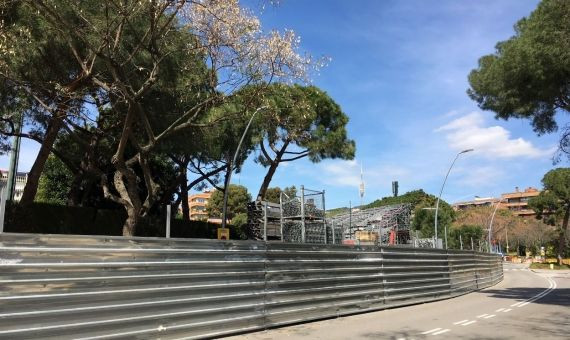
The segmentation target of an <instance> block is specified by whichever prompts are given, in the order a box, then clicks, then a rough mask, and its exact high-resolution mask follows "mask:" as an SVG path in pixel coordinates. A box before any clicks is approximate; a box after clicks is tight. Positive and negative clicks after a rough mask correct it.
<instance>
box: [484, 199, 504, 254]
mask: <svg viewBox="0 0 570 340" xmlns="http://www.w3.org/2000/svg"><path fill="white" fill-rule="evenodd" d="M502 200H503V198H501V199H499V201H498V202H497V205H495V210H493V215H491V222H489V237H488V238H489V253H490V252H491V230H492V228H493V220H494V219H495V213H496V212H497V209H498V208H499V205H501V201H502Z"/></svg>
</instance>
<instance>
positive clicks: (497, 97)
mask: <svg viewBox="0 0 570 340" xmlns="http://www.w3.org/2000/svg"><path fill="white" fill-rule="evenodd" d="M569 36H570V1H566V0H543V1H542V2H541V3H540V4H539V5H538V7H537V9H536V10H535V11H534V12H532V13H531V15H530V16H529V17H528V18H523V19H521V20H520V21H519V22H517V24H516V25H515V35H514V36H513V37H512V38H510V39H509V40H506V41H501V42H499V43H497V46H496V51H495V53H494V54H491V55H486V56H483V57H481V58H480V59H479V66H478V68H477V69H475V70H473V71H471V73H470V74H469V84H470V88H469V89H468V91H467V92H468V94H469V96H470V97H471V98H472V99H473V100H475V101H477V103H478V104H479V106H480V107H481V108H482V109H484V110H491V111H494V112H495V113H496V117H497V118H501V119H509V118H526V119H530V120H531V124H532V126H533V128H534V130H535V131H536V132H537V133H539V134H542V133H547V132H553V131H556V129H557V128H558V126H557V123H556V120H555V116H556V113H557V112H566V113H570V39H568V37H569ZM559 150H560V151H561V152H563V153H565V154H567V155H570V127H565V128H564V131H563V134H562V136H561V139H560V148H559Z"/></svg>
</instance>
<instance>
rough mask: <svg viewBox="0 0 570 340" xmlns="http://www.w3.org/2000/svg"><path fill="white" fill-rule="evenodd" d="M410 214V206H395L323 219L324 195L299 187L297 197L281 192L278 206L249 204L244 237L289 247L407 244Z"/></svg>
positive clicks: (350, 212) (258, 202) (258, 203)
mask: <svg viewBox="0 0 570 340" xmlns="http://www.w3.org/2000/svg"><path fill="white" fill-rule="evenodd" d="M411 211H412V207H411V205H410V204H396V205H389V206H384V207H379V208H372V209H363V210H356V209H351V210H350V211H349V212H348V213H344V214H340V215H336V216H334V217H332V218H326V215H325V212H326V210H325V191H324V190H323V191H316V190H310V189H306V188H305V187H304V186H301V188H300V195H295V196H292V197H290V196H288V195H287V194H285V193H283V192H282V193H281V196H280V202H279V203H271V202H267V201H255V202H251V203H249V204H248V226H247V231H246V233H247V235H248V238H249V239H254V240H264V241H269V240H279V241H282V242H289V243H320V244H342V243H343V241H345V240H358V239H359V238H360V240H362V236H363V235H366V236H367V237H368V239H367V242H368V243H371V242H372V243H375V244H386V245H387V244H409V243H410V239H411V237H410V219H411ZM376 235H377V237H376ZM371 236H375V237H371ZM361 244H366V243H361Z"/></svg>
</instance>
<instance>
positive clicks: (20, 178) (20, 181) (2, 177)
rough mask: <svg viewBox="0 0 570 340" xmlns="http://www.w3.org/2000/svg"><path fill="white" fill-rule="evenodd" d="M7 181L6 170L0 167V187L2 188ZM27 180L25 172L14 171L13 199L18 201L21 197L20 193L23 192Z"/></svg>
mask: <svg viewBox="0 0 570 340" xmlns="http://www.w3.org/2000/svg"><path fill="white" fill-rule="evenodd" d="M7 182H8V170H2V169H0V187H1V188H2V189H4V188H6V183H7ZM27 182H28V173H27V172H17V173H16V185H15V188H14V201H16V202H19V201H20V200H21V199H22V194H23V193H24V188H25V187H26V183H27Z"/></svg>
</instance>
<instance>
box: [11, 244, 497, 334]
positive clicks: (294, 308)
mask: <svg viewBox="0 0 570 340" xmlns="http://www.w3.org/2000/svg"><path fill="white" fill-rule="evenodd" d="M0 270H1V271H0V338H7V339H34V338H37V339H52V338H53V339H65V338H81V339H102V338H104V339H112V338H157V337H160V338H164V339H167V338H177V337H184V338H186V339H191V338H203V337H217V336H222V335H227V334H232V333H236V332H244V331H250V330H257V329H264V328H268V327H273V326H278V325H285V324H290V323H296V322H301V321H308V320H314V319H321V318H326V317H335V316H340V315H346V314H352V313H359V312H365V311H372V310H380V309H384V308H389V307H394V306H399V305H406V304H414V303H418V302H428V301H433V300H437V299H442V298H449V297H453V296H457V295H461V294H465V293H468V292H472V291H474V290H477V289H482V288H485V287H489V286H492V285H494V284H496V283H498V282H499V281H501V280H502V277H503V272H502V264H501V259H500V258H499V257H498V256H495V255H491V254H483V253H474V252H468V251H458V250H449V251H444V250H436V249H425V248H399V247H374V246H341V245H311V244H292V243H273V242H268V243H264V242H250V241H226V242H224V241H216V240H196V239H159V238H123V237H101V236H67V235H33V234H1V235H0Z"/></svg>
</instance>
